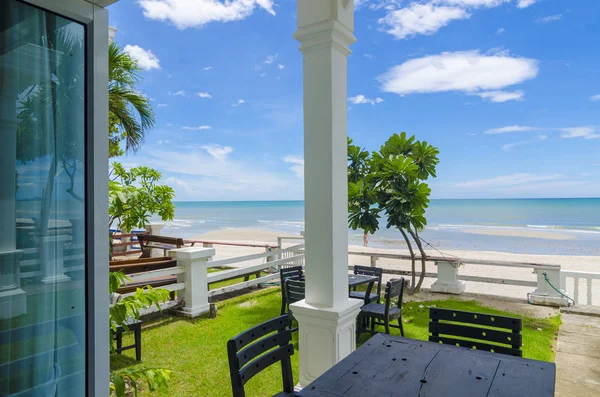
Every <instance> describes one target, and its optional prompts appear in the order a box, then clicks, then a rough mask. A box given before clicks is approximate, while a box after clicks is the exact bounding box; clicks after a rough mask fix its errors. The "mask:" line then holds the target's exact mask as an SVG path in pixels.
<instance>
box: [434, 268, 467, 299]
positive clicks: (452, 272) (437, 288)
mask: <svg viewBox="0 0 600 397" xmlns="http://www.w3.org/2000/svg"><path fill="white" fill-rule="evenodd" d="M435 264H436V265H437V280H436V282H435V283H433V284H432V285H431V291H433V292H441V293H444V294H455V295H460V294H462V293H463V292H465V287H466V286H465V283H464V282H463V281H460V280H459V279H458V269H459V267H460V266H462V265H461V264H460V263H454V262H436V263H435Z"/></svg>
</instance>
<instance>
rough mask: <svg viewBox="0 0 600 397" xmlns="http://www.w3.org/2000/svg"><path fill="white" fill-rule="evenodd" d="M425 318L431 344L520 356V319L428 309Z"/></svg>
mask: <svg viewBox="0 0 600 397" xmlns="http://www.w3.org/2000/svg"><path fill="white" fill-rule="evenodd" d="M429 319H430V320H431V322H430V323H429V332H430V333H431V336H429V340H430V341H431V342H438V343H443V344H449V345H456V346H461V347H467V348H472V349H477V350H485V351H489V352H493V353H502V354H508V355H511V356H517V357H522V351H521V345H522V342H523V339H522V336H521V331H522V330H523V321H522V320H521V319H520V318H513V317H504V316H496V315H494V314H483V313H473V312H464V311H459V310H451V309H437V308H431V309H429ZM461 323H462V324H461ZM467 324H468V325H467ZM486 327H493V328H486ZM488 342H492V343H488Z"/></svg>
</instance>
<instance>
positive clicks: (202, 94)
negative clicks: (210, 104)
mask: <svg viewBox="0 0 600 397" xmlns="http://www.w3.org/2000/svg"><path fill="white" fill-rule="evenodd" d="M196 95H198V96H199V97H200V98H212V95H210V94H209V93H208V92H199V93H197V94H196Z"/></svg>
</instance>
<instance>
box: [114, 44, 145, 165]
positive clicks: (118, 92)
mask: <svg viewBox="0 0 600 397" xmlns="http://www.w3.org/2000/svg"><path fill="white" fill-rule="evenodd" d="M108 65H109V70H108V78H109V85H108V107H109V119H108V120H109V131H108V140H109V156H110V157H117V156H121V155H123V154H125V152H128V153H129V152H136V151H137V150H139V148H140V147H141V145H142V144H143V143H144V137H145V135H146V132H147V131H148V130H149V129H151V128H152V127H153V126H154V123H155V115H154V111H153V110H152V106H151V105H150V100H149V99H148V98H146V97H145V96H144V95H143V94H140V93H139V92H138V91H136V89H135V85H136V83H137V82H138V81H139V72H140V70H141V69H140V67H139V66H138V64H137V61H135V60H134V59H133V58H131V56H130V55H129V54H128V53H126V52H124V51H123V50H122V49H121V48H120V47H119V46H118V45H116V44H115V43H111V44H110V47H109V50H108ZM122 141H125V151H123V149H122V148H121V142H122Z"/></svg>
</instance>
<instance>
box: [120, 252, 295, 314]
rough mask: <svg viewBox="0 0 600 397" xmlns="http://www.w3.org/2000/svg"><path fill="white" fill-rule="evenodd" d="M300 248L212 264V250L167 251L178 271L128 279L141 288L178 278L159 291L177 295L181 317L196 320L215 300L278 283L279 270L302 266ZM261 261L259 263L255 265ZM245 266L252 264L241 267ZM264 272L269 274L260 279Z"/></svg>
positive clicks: (213, 261)
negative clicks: (210, 288) (180, 307)
mask: <svg viewBox="0 0 600 397" xmlns="http://www.w3.org/2000/svg"><path fill="white" fill-rule="evenodd" d="M303 248H304V245H295V246H292V247H289V248H285V249H269V250H267V251H266V252H261V253H257V254H251V255H245V256H240V257H235V258H228V259H220V260H213V259H212V257H213V256H214V254H215V250H214V248H200V247H187V248H181V249H175V250H172V251H169V255H171V256H172V257H173V259H176V260H177V267H172V268H168V269H160V270H153V271H148V272H143V273H137V274H132V275H130V276H129V277H130V278H131V281H132V282H133V283H142V284H143V283H144V282H145V281H148V282H150V281H153V280H154V281H155V280H157V279H160V278H169V277H172V276H177V281H176V282H174V283H171V284H169V285H166V286H162V287H160V288H164V289H166V290H168V291H171V292H178V299H180V300H182V301H183V303H184V306H183V308H182V309H181V312H182V314H184V315H186V316H189V317H197V316H199V315H201V314H204V313H206V312H207V311H208V310H209V302H210V301H211V300H212V299H214V298H215V297H219V296H222V295H224V294H228V293H231V292H235V291H239V290H242V289H245V288H248V287H251V286H254V285H259V284H264V283H269V282H272V281H274V280H277V279H279V271H278V270H279V268H281V267H283V266H290V265H293V264H297V263H302V262H303V260H304V253H303V252H302V249H303ZM261 259H262V263H256V261H257V260H261ZM244 262H253V263H250V264H248V265H243V263H244ZM232 265H235V266H238V267H235V268H233V269H228V270H222V271H218V272H213V273H211V272H209V271H208V269H214V268H223V267H231V266H232ZM265 272H266V273H268V274H267V275H262V273H265ZM251 275H256V278H255V279H252V280H250V276H251ZM241 277H245V279H244V281H243V282H238V283H234V284H231V285H227V286H224V287H221V288H217V289H214V290H210V291H209V288H208V286H209V285H210V284H214V283H217V282H221V281H227V280H233V279H237V278H241ZM130 294H133V293H130ZM130 294H125V296H126V295H130Z"/></svg>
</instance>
